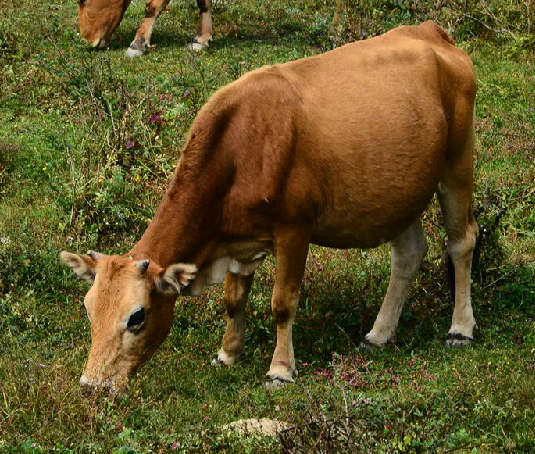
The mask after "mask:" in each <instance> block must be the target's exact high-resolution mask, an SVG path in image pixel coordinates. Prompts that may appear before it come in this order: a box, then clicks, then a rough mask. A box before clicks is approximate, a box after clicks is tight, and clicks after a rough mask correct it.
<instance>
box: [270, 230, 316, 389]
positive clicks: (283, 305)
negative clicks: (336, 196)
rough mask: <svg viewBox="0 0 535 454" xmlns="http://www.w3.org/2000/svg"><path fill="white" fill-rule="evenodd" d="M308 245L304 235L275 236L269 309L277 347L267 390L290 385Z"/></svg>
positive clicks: (306, 236) (287, 234) (287, 233)
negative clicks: (274, 324)
mask: <svg viewBox="0 0 535 454" xmlns="http://www.w3.org/2000/svg"><path fill="white" fill-rule="evenodd" d="M308 244H309V235H307V233H306V232H304V233H303V232H294V231H292V232H285V233H279V234H278V235H277V236H276V238H275V242H274V250H275V259H276V266H275V286H274V288H273V296H272V299H271V309H272V311H273V317H274V319H275V323H276V325H277V346H276V347H275V352H274V353H273V359H272V360H271V366H270V368H269V372H268V373H267V375H266V387H268V388H271V387H276V386H280V385H283V384H285V383H292V382H293V381H294V379H293V375H294V373H295V372H296V369H295V355H294V348H293V343H292V326H293V323H294V319H295V312H296V310H297V301H298V299H299V289H300V287H301V281H302V279H303V274H304V272H305V265H306V258H307V254H308Z"/></svg>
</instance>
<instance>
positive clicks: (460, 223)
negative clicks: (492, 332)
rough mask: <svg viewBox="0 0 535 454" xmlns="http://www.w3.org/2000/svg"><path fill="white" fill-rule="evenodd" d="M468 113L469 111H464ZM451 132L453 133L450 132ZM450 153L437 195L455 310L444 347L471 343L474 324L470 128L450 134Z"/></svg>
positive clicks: (474, 227) (474, 230)
mask: <svg viewBox="0 0 535 454" xmlns="http://www.w3.org/2000/svg"><path fill="white" fill-rule="evenodd" d="M466 111H467V112H471V109H466ZM454 132H455V131H454ZM454 138H455V140H454V141H452V143H453V144H454V145H453V146H452V151H451V152H450V153H451V154H452V155H453V156H455V159H451V160H447V161H446V163H445V169H444V175H443V176H442V179H441V181H440V184H439V185H438V190H437V195H438V199H439V201H440V206H441V208H442V213H443V215H444V225H445V227H446V234H447V237H448V243H447V246H446V250H447V252H448V255H449V256H450V258H451V260H452V262H453V267H454V270H455V272H454V276H455V292H454V295H455V296H454V298H455V308H454V310H453V318H452V323H451V328H450V329H449V331H448V339H447V341H446V346H448V347H462V346H463V345H467V344H469V343H470V342H471V341H472V340H473V332H474V327H475V326H476V321H475V318H474V313H473V310H472V303H471V300H470V281H471V279H470V273H471V268H472V256H473V252H474V248H475V244H476V240H477V235H478V226H477V222H476V220H475V218H474V214H473V212H472V193H473V162H472V159H473V158H472V150H473V146H474V127H473V125H472V123H469V124H468V127H467V129H466V130H465V131H460V133H458V134H454Z"/></svg>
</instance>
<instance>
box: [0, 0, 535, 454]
mask: <svg viewBox="0 0 535 454" xmlns="http://www.w3.org/2000/svg"><path fill="white" fill-rule="evenodd" d="M368 3H369V5H368ZM368 3H367V5H368V6H370V8H372V7H375V9H373V8H372V9H369V10H366V11H364V12H362V13H359V14H360V16H359V15H356V13H355V14H353V13H351V11H353V10H351V9H350V11H349V12H350V14H348V17H347V21H346V28H344V29H343V30H342V32H341V33H340V34H339V36H338V37H337V38H336V39H334V38H333V36H334V31H333V30H332V29H331V28H330V25H329V24H330V20H331V17H332V14H333V6H332V5H330V4H329V3H326V2H321V1H317V0H306V1H303V2H298V3H295V4H291V5H289V4H288V3H287V2H282V1H281V0H273V1H271V2H270V3H269V4H268V3H265V2H260V1H258V0H244V1H242V2H239V3H238V2H230V1H225V2H223V1H220V2H217V3H216V6H215V13H214V14H215V30H216V38H215V40H214V42H213V44H212V45H211V47H210V49H209V50H208V51H207V52H205V53H202V54H192V53H190V52H189V51H188V50H187V49H186V48H185V44H186V43H187V42H188V41H189V40H190V38H191V36H192V34H193V32H194V31H195V27H196V26H195V21H196V12H195V8H194V4H193V3H192V4H189V3H188V2H183V3H180V2H178V3H176V4H171V10H170V12H168V13H165V14H164V15H163V16H162V17H161V18H160V19H159V21H158V24H157V26H156V29H155V32H154V38H153V42H154V43H156V44H157V47H156V48H154V49H152V50H151V51H150V52H149V53H147V55H145V56H144V57H143V58H140V59H136V60H128V59H126V58H125V57H124V50H125V48H126V47H127V45H128V44H129V42H130V40H131V39H132V37H133V35H134V33H135V29H136V28H137V26H138V24H139V23H140V20H141V17H142V11H143V5H142V4H141V2H139V3H134V4H133V5H131V7H130V9H129V10H128V12H127V14H126V16H125V18H124V20H123V23H122V24H121V26H120V28H119V30H118V31H117V33H116V34H115V35H114V39H113V41H112V43H111V44H110V49H109V50H107V51H105V52H93V51H89V50H88V49H86V48H85V46H83V45H82V44H79V43H78V38H77V35H76V5H75V3H72V2H62V1H61V0H53V1H51V2H37V3H36V2H32V3H30V2H29V1H27V0H22V2H17V4H16V5H15V4H14V2H10V1H9V0H7V1H4V2H0V5H1V8H0V63H1V65H2V71H1V76H0V84H1V88H2V90H1V91H0V383H1V386H0V451H1V452H31V453H41V452H43V453H44V452H51V451H52V450H55V451H56V452H65V453H67V452H116V453H127V452H128V453H130V452H169V451H177V452H202V451H214V452H215V451H218V452H280V451H282V452H304V451H314V450H315V452H356V451H357V452H369V451H374V452H397V451H400V452H409V451H410V452H452V451H458V452H473V451H474V452H503V451H514V452H522V451H523V452H533V450H534V449H535V429H534V427H533V420H534V417H535V373H534V368H535V359H534V353H535V311H534V309H533V302H534V301H535V252H534V251H535V233H534V232H535V217H534V216H535V215H534V213H535V211H534V209H533V207H534V204H535V186H534V184H533V181H534V180H535V164H534V162H535V159H534V158H535V149H534V144H535V110H534V109H535V104H534V97H533V90H534V87H535V76H534V74H535V58H534V55H533V52H532V50H531V49H532V47H530V46H531V44H530V43H531V41H530V40H529V33H528V32H529V31H530V30H527V31H526V30H522V29H521V28H520V26H519V25H518V24H519V22H515V25H514V26H513V25H511V28H510V30H511V31H512V33H513V34H514V35H515V36H516V39H513V38H510V37H509V35H507V36H503V34H492V33H491V32H489V31H488V29H486V28H484V27H481V26H480V25H478V23H477V22H475V23H471V22H469V21H467V20H466V18H464V19H463V20H462V21H460V22H459V24H460V25H459V26H458V28H457V30H456V39H457V41H458V42H459V45H460V46H462V47H463V48H465V49H466V50H467V51H468V52H470V54H471V55H472V58H473V60H474V62H475V65H476V68H477V74H478V87H479V92H478V102H477V145H476V159H475V162H476V171H475V173H476V194H475V206H476V208H477V212H478V222H479V223H480V225H482V226H483V227H484V228H485V234H484V235H485V236H484V240H483V245H482V251H481V254H480V259H479V265H478V266H477V267H476V268H475V269H474V273H473V281H474V284H473V291H474V295H473V302H474V310H475V315H476V319H477V320H478V327H479V328H478V329H477V331H476V337H477V341H476V343H475V345H474V346H473V347H470V348H468V349H466V350H462V351H457V350H446V349H444V347H443V342H444V340H445V333H446V331H447V329H448V327H449V321H450V317H451V312H452V308H451V306H450V303H449V296H448V293H447V285H446V275H445V269H446V267H445V264H444V260H443V243H444V233H443V229H442V226H441V217H440V213H439V210H438V209H437V203H436V201H434V202H433V203H432V205H431V207H430V209H429V211H428V213H427V214H426V216H425V219H424V227H425V231H426V232H427V233H428V237H429V242H430V251H429V254H428V256H427V261H426V266H425V269H424V270H423V271H422V272H421V273H419V275H418V277H417V281H416V284H415V286H414V288H413V290H412V292H411V295H410V299H409V301H408V303H407V306H406V308H405V311H404V313H403V315H402V318H401V322H400V327H399V331H398V337H397V342H396V345H395V346H388V347H386V348H385V349H384V350H382V351H379V352H374V353H372V354H370V355H362V354H361V353H359V352H358V351H357V349H356V345H358V343H359V342H360V340H361V339H362V337H363V336H364V334H365V333H366V332H367V331H369V329H370V327H371V324H372V323H373V320H374V318H375V315H376V313H377V311H378V308H379V306H380V303H381V300H382V296H383V294H384V292H385V289H386V285H387V279H388V274H389V267H388V257H389V253H388V248H386V247H381V248H379V249H377V250H373V251H359V250H351V251H335V250H328V249H322V248H316V247H313V248H312V250H311V253H310V256H309V260H308V265H307V274H306V276H305V280H304V286H303V291H302V297H301V301H300V308H299V311H298V316H297V320H296V326H295V331H294V339H295V340H294V342H295V348H296V353H297V358H298V369H299V377H298V381H297V383H296V385H294V386H289V387H286V388H284V389H281V390H276V391H273V392H267V391H266V390H264V388H263V387H262V386H261V384H262V377H263V374H264V373H265V372H266V371H267V369H268V367H269V362H270V359H271V354H272V352H273V349H274V342H275V332H274V326H273V323H272V321H271V316H270V309H269V307H270V305H269V301H270V294H271V287H272V284H273V262H272V261H270V262H268V263H266V264H265V265H264V266H263V267H262V269H261V270H260V272H259V275H258V277H257V279H256V280H255V283H254V286H253V291H252V296H251V304H250V306H249V309H248V316H247V325H248V331H247V348H248V353H249V355H248V357H247V358H246V359H245V360H243V361H242V362H241V363H240V364H238V365H237V366H236V367H234V368H213V367H211V366H210V360H211V358H212V356H213V355H214V354H215V352H216V351H217V349H218V347H219V343H220V339H221V336H222V333H223V330H224V317H223V309H222V307H221V304H220V301H221V297H222V289H221V288H215V289H209V290H206V291H205V292H204V294H203V295H202V296H201V297H198V298H194V299H193V298H184V299H181V300H179V301H178V302H177V306H176V317H175V321H174V324H173V328H172V330H171V333H170V336H169V339H168V340H167V341H166V342H165V343H164V345H163V346H162V347H161V348H160V350H159V352H158V354H157V355H156V357H155V358H154V359H153V360H152V361H151V362H150V363H149V364H148V365H147V366H145V367H144V368H143V369H142V370H141V371H140V372H139V374H138V375H137V377H136V378H135V379H134V380H133V382H132V384H131V387H130V389H129V391H128V392H127V393H125V394H121V395H109V394H107V393H106V392H102V391H95V392H92V393H89V394H86V393H84V392H82V389H81V388H80V387H79V385H78V378H79V375H80V373H81V370H82V367H83V363H84V361H85V358H86V355H87V350H88V346H89V342H90V334H89V323H88V321H87V320H86V316H85V314H84V313H83V311H82V310H81V308H80V302H81V299H82V297H83V295H84V293H85V291H86V289H87V288H86V286H85V284H83V283H80V282H76V281H75V280H74V279H73V277H72V275H71V274H70V272H68V271H67V270H66V269H64V268H63V267H62V266H60V264H59V260H58V252H59V251H60V250H62V249H69V250H73V251H85V250H87V249H97V250H100V251H102V252H115V253H122V252H125V251H127V250H128V249H129V248H130V246H131V245H132V244H133V243H134V242H135V241H136V239H137V238H139V236H140V235H141V233H142V232H143V230H144V229H145V227H146V226H147V224H148V222H149V221H150V219H151V217H152V215H153V213H154V210H155V208H156V204H157V202H158V200H159V198H160V196H161V194H162V192H163V191H164V189H165V187H166V184H167V182H168V180H169V178H170V176H171V174H172V171H173V169H174V166H175V164H176V161H177V159H178V157H179V155H180V149H181V147H182V145H183V142H184V138H185V134H186V133H187V129H188V127H189V125H190V124H191V122H192V121H193V119H194V117H195V114H196V112H197V111H198V109H199V108H200V107H201V106H202V105H203V103H204V102H205V101H206V99H207V98H208V97H209V96H210V94H211V93H213V92H214V91H215V90H216V89H217V88H218V87H220V86H222V85H224V84H226V83H228V82H230V81H232V80H234V79H236V78H237V77H239V76H240V75H241V74H243V73H245V72H246V71H249V70H251V69H253V68H256V67H259V66H262V65H264V64H271V63H277V62H283V61H287V60H290V59H295V58H299V57H303V56H308V55H313V54H317V53H319V52H321V51H323V50H327V49H329V48H330V47H332V46H333V39H334V41H335V42H338V41H340V40H341V41H342V42H343V41H346V40H349V39H353V38H358V37H359V33H361V32H362V30H364V29H366V30H365V31H366V33H365V34H368V35H369V34H373V33H376V32H380V31H383V30H386V29H388V28H391V27H392V26H394V25H396V24H398V23H413V22H418V21H419V20H421V19H423V18H424V16H425V14H428V16H426V17H435V18H437V19H438V20H445V22H444V23H448V22H447V21H446V19H448V18H451V17H452V16H451V15H452V14H453V13H452V12H451V11H446V10H445V12H444V16H440V14H439V12H437V11H434V12H429V13H425V14H424V13H423V12H422V11H420V10H416V11H415V10H410V9H406V8H405V6H406V4H407V2H397V6H396V5H394V3H395V2H394V3H393V2H386V1H376V2H375V3H374V4H372V3H373V2H368ZM420 3H421V4H424V3H425V2H420ZM505 3H507V2H503V1H502V2H500V1H497V0H496V1H495V4H496V5H497V6H496V9H495V10H494V15H495V17H496V19H497V20H501V21H502V22H501V24H502V25H503V24H504V22H503V21H505V20H507V19H508V18H509V16H511V15H512V14H513V13H514V12H515V11H517V10H515V8H517V9H518V11H520V12H522V11H523V10H521V6H522V2H508V5H509V10H507V11H505V10H503V9H500V7H501V6H503V4H505ZM348 5H349V6H351V2H348ZM353 6H354V5H353ZM355 11H357V10H355ZM474 11H475V12H473V13H472V15H475V14H476V13H477V14H479V16H477V18H479V19H480V20H485V21H487V22H486V23H487V24H490V25H492V26H493V27H494V28H496V24H493V23H492V22H488V20H490V19H491V17H490V16H485V15H484V13H485V11H484V10H479V9H477V10H474ZM441 14H442V13H441ZM500 14H501V15H500ZM519 14H520V13H519ZM459 17H461V16H459ZM511 17H512V16H511ZM515 17H517V16H515ZM361 19H362V20H361ZM359 20H360V22H358V21H359ZM357 22H358V26H359V27H360V29H359V30H360V32H359V33H357V32H356V31H355V30H357V29H356V25H355V24H357ZM450 23H454V22H450ZM522 23H527V22H522ZM531 23H535V21H533V20H532V22H531ZM366 27H367V28H366ZM337 40H338V41H337ZM250 417H269V418H276V419H280V420H283V421H287V422H289V423H290V424H291V425H292V426H293V428H291V429H290V430H288V431H286V432H284V433H283V434H281V436H280V437H279V438H258V437H256V438H255V437H246V436H239V435H236V434H232V433H229V432H228V431H226V430H223V429H221V427H222V426H223V425H224V424H227V423H229V422H231V421H233V420H237V419H241V418H250Z"/></svg>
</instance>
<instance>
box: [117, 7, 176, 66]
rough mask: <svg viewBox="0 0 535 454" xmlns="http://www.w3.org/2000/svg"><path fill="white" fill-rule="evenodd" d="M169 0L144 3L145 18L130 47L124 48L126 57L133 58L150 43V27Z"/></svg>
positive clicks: (151, 27)
mask: <svg viewBox="0 0 535 454" xmlns="http://www.w3.org/2000/svg"><path fill="white" fill-rule="evenodd" d="M169 1H170V0H147V3H146V5H145V19H144V20H143V22H142V23H141V26H140V27H139V28H138V30H137V32H136V36H135V37H134V40H133V41H132V43H131V44H130V47H129V48H128V49H127V50H126V55H127V56H128V57H131V58H134V57H138V56H140V55H143V54H144V53H145V49H146V47H147V46H148V45H149V44H150V37H151V36H152V29H153V28H154V24H155V23H156V19H157V18H158V16H159V15H160V13H161V12H162V10H163V9H164V8H165V7H166V6H167V4H168V3H169Z"/></svg>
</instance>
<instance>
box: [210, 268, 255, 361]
mask: <svg viewBox="0 0 535 454" xmlns="http://www.w3.org/2000/svg"><path fill="white" fill-rule="evenodd" d="M253 278H254V273H253V274H250V275H248V276H240V275H238V274H234V273H227V276H226V279H225V300H224V301H225V308H226V310H227V329H226V331H225V334H224V335H223V345H222V346H221V349H220V350H219V352H218V354H217V356H216V358H215V359H214V361H213V363H214V364H225V365H227V366H232V365H233V364H234V363H235V362H236V360H237V359H238V358H239V356H240V355H242V354H243V353H244V350H245V307H246V306H247V299H248V296H249V291H250V290H251V284H252V283H253Z"/></svg>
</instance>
